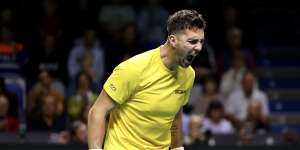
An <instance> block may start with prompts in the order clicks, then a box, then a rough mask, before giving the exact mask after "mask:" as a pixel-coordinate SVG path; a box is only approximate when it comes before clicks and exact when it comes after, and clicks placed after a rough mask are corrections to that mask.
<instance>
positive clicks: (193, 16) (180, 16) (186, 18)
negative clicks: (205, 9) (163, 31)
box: [167, 10, 206, 35]
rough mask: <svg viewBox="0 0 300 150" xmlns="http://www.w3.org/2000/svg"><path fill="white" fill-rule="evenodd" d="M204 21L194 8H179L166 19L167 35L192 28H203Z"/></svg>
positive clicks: (204, 25)
mask: <svg viewBox="0 0 300 150" xmlns="http://www.w3.org/2000/svg"><path fill="white" fill-rule="evenodd" d="M205 27H206V21H205V20H204V18H203V17H202V15H201V14H199V13H198V12H197V11H195V10H180V11H177V12H175V13H174V14H172V15H171V16H169V18H168V20H167V32H168V35H171V34H172V33H175V32H178V31H181V30H185V29H192V28H199V29H205Z"/></svg>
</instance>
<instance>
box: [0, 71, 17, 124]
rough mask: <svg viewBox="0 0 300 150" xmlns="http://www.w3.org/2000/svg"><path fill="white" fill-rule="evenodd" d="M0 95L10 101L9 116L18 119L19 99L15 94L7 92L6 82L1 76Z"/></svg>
mask: <svg viewBox="0 0 300 150" xmlns="http://www.w3.org/2000/svg"><path fill="white" fill-rule="evenodd" d="M0 95H3V96H4V97H6V98H7V99H8V101H9V109H8V110H9V112H8V113H9V115H10V116H13V117H15V118H18V97H17V95H16V94H15V93H12V92H10V91H8V90H7V88H6V84H5V80H4V78H3V77H1V76H0Z"/></svg>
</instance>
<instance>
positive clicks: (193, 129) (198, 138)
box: [184, 114, 206, 145]
mask: <svg viewBox="0 0 300 150" xmlns="http://www.w3.org/2000/svg"><path fill="white" fill-rule="evenodd" d="M202 123H203V118H202V116H200V115H196V114H192V115H191V116H190V117H189V121H188V127H189V128H188V131H187V133H185V134H184V144H186V145H191V144H194V143H202V142H205V140H206V137H205V135H204V134H203V132H202V131H201V128H202Z"/></svg>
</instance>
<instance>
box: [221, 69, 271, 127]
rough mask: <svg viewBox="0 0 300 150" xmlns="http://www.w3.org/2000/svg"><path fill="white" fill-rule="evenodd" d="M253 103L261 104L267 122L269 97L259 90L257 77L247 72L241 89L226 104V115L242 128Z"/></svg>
mask: <svg viewBox="0 0 300 150" xmlns="http://www.w3.org/2000/svg"><path fill="white" fill-rule="evenodd" d="M251 101H258V102H260V103H261V107H262V115H263V118H265V119H264V120H267V118H268V116H269V113H270V110H269V107H268V97H267V95H266V94H265V92H263V91H261V90H260V89H259V88H258V85H257V81H256V77H255V75H254V74H253V73H252V72H250V71H246V72H245V73H244V74H243V77H242V80H241V88H240V89H237V90H236V91H234V92H233V93H231V94H230V95H229V97H228V100H227V103H226V107H225V108H226V113H227V114H228V117H229V119H231V120H232V122H234V123H235V126H237V127H240V126H241V124H242V122H244V121H245V120H246V119H247V108H248V106H249V104H250V103H251Z"/></svg>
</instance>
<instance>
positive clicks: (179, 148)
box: [171, 147, 184, 150]
mask: <svg viewBox="0 0 300 150" xmlns="http://www.w3.org/2000/svg"><path fill="white" fill-rule="evenodd" d="M171 150H184V147H177V148H172V149H171Z"/></svg>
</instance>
